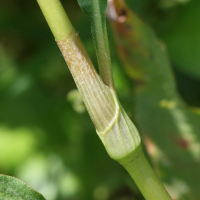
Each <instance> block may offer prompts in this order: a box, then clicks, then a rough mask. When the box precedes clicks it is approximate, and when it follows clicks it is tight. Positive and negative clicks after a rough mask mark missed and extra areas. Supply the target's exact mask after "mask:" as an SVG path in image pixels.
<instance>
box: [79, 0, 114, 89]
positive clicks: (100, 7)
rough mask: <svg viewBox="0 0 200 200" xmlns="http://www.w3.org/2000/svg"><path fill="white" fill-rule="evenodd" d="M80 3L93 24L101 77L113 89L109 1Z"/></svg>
mask: <svg viewBox="0 0 200 200" xmlns="http://www.w3.org/2000/svg"><path fill="white" fill-rule="evenodd" d="M78 3H79V5H80V7H81V9H82V10H83V12H85V13H86V15H87V16H88V18H89V20H90V22H91V29H92V36H93V39H94V44H95V49H96V54H97V59H98V65H99V71H100V75H101V77H102V79H103V82H104V83H105V84H106V85H108V86H111V87H112V86H113V80H112V70H111V60H110V50H109V44H108V35H107V29H106V8H107V0H78Z"/></svg>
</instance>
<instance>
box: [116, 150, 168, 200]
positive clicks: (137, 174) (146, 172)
mask: <svg viewBox="0 0 200 200" xmlns="http://www.w3.org/2000/svg"><path fill="white" fill-rule="evenodd" d="M119 162H120V164H121V165H123V166H124V168H125V169H126V170H127V171H128V173H129V174H130V176H131V177H132V178H133V180H134V181H135V183H136V185H137V186H138V188H139V189H140V191H141V193H142V194H143V196H144V197H145V199H146V200H172V199H171V197H170V196H169V194H168V192H167V191H166V189H165V188H164V186H163V185H162V183H161V182H160V180H159V179H158V177H157V176H156V174H155V172H154V171H153V169H152V168H151V166H150V164H149V163H148V161H147V159H146V157H145V155H144V153H143V151H142V150H141V148H140V149H138V152H137V153H136V152H133V153H132V154H131V155H129V156H127V157H126V158H123V159H122V160H120V161H119Z"/></svg>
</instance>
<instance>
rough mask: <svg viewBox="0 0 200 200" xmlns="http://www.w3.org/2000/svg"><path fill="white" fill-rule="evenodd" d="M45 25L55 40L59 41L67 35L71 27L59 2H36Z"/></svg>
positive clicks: (42, 0)
mask: <svg viewBox="0 0 200 200" xmlns="http://www.w3.org/2000/svg"><path fill="white" fill-rule="evenodd" d="M37 2H38V4H39V6H40V8H41V10H42V12H43V14H44V16H45V19H46V20H47V23H48V24H49V27H50V29H51V31H52V33H53V35H54V37H55V39H56V41H60V40H62V39H64V38H65V37H66V35H67V34H69V33H70V32H71V31H72V29H73V26H72V24H71V22H70V20H69V18H68V16H67V14H66V12H65V10H64V8H63V6H62V4H61V3H60V1H59V0H53V1H52V0H37Z"/></svg>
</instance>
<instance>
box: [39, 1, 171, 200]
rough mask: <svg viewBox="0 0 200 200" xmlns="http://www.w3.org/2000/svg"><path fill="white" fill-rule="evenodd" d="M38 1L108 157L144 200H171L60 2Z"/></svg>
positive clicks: (131, 124)
mask: <svg viewBox="0 0 200 200" xmlns="http://www.w3.org/2000/svg"><path fill="white" fill-rule="evenodd" d="M37 1H38V4H39V5H40V8H41V10H42V12H43V14H44V16H45V18H46V20H47V23H48V24H49V26H50V28H51V31H52V33H53V35H54V37H55V39H56V41H57V44H58V46H59V48H60V50H61V52H62V54H63V57H64V58H65V60H66V62H67V64H68V67H69V69H70V71H71V73H72V76H73V78H74V80H75V83H76V85H77V87H78V89H79V91H80V93H81V95H82V97H83V100H84V102H85V105H86V107H87V110H88V112H89V114H90V117H91V119H92V121H93V123H94V125H95V127H96V130H97V133H98V135H99V137H100V139H101V140H102V142H103V144H104V146H105V148H106V150H107V152H108V153H109V155H110V156H111V157H112V158H113V159H114V160H117V161H119V162H120V163H121V164H122V165H123V166H124V167H125V168H126V170H127V171H128V172H129V173H130V175H131V176H132V178H133V179H134V180H135V182H136V184H137V185H138V187H139V189H140V190H141V192H142V193H143V195H144V196H145V198H146V199H147V200H170V199H171V198H170V197H169V195H168V194H167V192H166V190H165V189H164V187H163V186H162V184H161V183H160V182H159V180H158V178H157V177H156V175H155V174H154V172H153V170H152V169H151V167H150V165H149V164H148V162H147V160H146V158H145V156H144V154H143V152H142V148H141V139H140V136H139V133H138V131H137V129H136V127H135V126H134V124H133V123H132V122H131V120H130V119H129V117H128V116H127V114H126V113H125V111H124V110H123V108H122V107H121V105H120V103H119V102H118V99H117V96H116V93H115V91H114V89H113V87H109V86H107V85H106V84H105V82H104V81H103V80H102V77H100V76H99V75H98V73H97V72H96V70H95V68H94V66H93V65H92V62H91V60H90V58H89V56H88V54H87V52H86V50H85V48H84V46H83V44H82V42H81V40H80V38H79V37H78V34H77V33H76V31H75V29H74V28H73V26H72V24H71V22H70V20H69V19H68V17H67V15H66V13H65V11H64V9H63V7H62V5H61V3H60V2H59V0H37ZM110 78H111V79H112V77H110ZM111 79H110V80H111Z"/></svg>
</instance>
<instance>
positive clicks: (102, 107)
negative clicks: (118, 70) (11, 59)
mask: <svg viewBox="0 0 200 200" xmlns="http://www.w3.org/2000/svg"><path fill="white" fill-rule="evenodd" d="M57 44H58V47H59V48H60V51H61V52H62V55H63V57H64V59H65V61H66V63H67V65H68V67H69V70H70V71H71V74H72V76H73V78H74V81H75V83H76V85H77V87H78V89H79V91H80V93H81V95H82V97H83V100H84V102H85V105H86V107H87V110H88V112H89V114H90V117H91V119H92V121H93V123H94V125H95V127H96V129H97V131H98V132H100V133H101V132H104V130H105V129H106V128H107V127H108V126H109V124H110V122H111V121H112V120H113V119H114V118H115V115H116V102H115V98H114V96H113V95H114V94H113V92H112V91H111V90H110V89H109V88H108V87H107V86H106V85H105V84H104V83H103V81H102V79H101V77H100V76H99V74H98V73H97V72H96V70H95V68H94V66H93V64H92V62H91V60H90V58H89V56H88V54H87V52H86V50H85V47H84V46H83V43H82V42H81V40H80V38H79V36H78V34H77V32H76V30H75V29H73V30H72V32H71V33H69V34H68V35H67V36H66V38H65V39H63V40H61V41H59V42H57Z"/></svg>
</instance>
